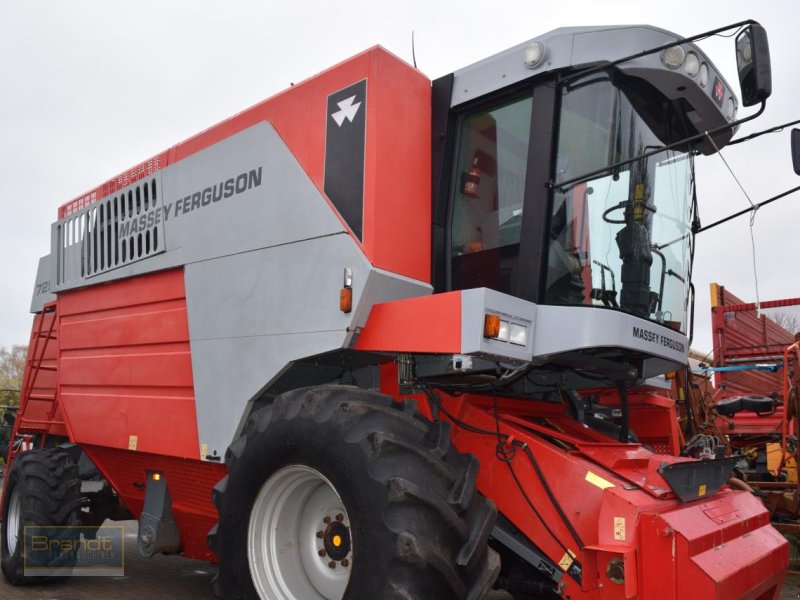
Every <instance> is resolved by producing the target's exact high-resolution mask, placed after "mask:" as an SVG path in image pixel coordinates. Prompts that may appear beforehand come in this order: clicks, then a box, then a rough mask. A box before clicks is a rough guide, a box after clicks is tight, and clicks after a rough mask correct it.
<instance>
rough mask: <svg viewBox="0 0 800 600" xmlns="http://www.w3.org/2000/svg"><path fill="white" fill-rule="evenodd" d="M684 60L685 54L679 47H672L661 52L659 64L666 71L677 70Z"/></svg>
mask: <svg viewBox="0 0 800 600" xmlns="http://www.w3.org/2000/svg"><path fill="white" fill-rule="evenodd" d="M685 58H686V52H685V51H684V49H683V48H681V47H680V46H672V47H670V48H667V49H666V50H662V51H661V62H662V63H663V65H664V66H665V67H667V68H668V69H677V68H679V67H680V66H681V65H682V64H683V61H684V59H685Z"/></svg>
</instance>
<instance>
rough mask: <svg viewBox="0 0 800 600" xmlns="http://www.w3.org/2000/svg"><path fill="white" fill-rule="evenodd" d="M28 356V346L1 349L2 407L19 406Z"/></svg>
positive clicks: (0, 397)
mask: <svg viewBox="0 0 800 600" xmlns="http://www.w3.org/2000/svg"><path fill="white" fill-rule="evenodd" d="M27 354H28V347H27V346H16V345H15V346H11V348H10V349H6V348H5V347H0V405H7V406H14V405H17V404H19V393H20V389H21V388H22V377H23V375H24V373H25V357H26V356H27Z"/></svg>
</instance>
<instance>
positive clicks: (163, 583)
mask: <svg viewBox="0 0 800 600" xmlns="http://www.w3.org/2000/svg"><path fill="white" fill-rule="evenodd" d="M123 525H125V532H126V543H125V576H124V577H73V578H71V579H69V580H68V581H66V582H65V583H59V584H54V585H41V586H35V587H33V586H28V587H18V588H15V587H12V586H10V585H8V583H6V581H5V580H4V579H3V578H2V576H0V599H2V600H109V598H113V599H114V600H134V599H135V600H159V599H162V598H164V599H169V600H214V595H213V594H212V593H211V579H212V577H213V576H214V567H213V566H211V565H209V564H208V563H205V562H200V561H196V560H188V559H185V558H180V557H178V556H155V557H153V558H142V557H141V556H140V555H139V552H138V551H137V549H136V522H135V521H126V522H125V523H123ZM726 600H727V599H726ZM730 600H734V599H733V598H731V599H730ZM780 600H800V575H795V576H791V577H789V578H788V580H787V582H786V585H785V586H784V588H783V590H782V592H781V595H780Z"/></svg>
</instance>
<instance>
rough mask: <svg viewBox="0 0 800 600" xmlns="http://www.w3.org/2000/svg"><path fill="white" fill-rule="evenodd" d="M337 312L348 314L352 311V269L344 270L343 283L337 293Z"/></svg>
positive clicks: (346, 268)
mask: <svg viewBox="0 0 800 600" xmlns="http://www.w3.org/2000/svg"><path fill="white" fill-rule="evenodd" d="M339 310H341V311H342V312H343V313H349V312H350V311H351V310H353V269H351V268H350V267H345V268H344V282H343V283H342V290H341V291H340V292H339Z"/></svg>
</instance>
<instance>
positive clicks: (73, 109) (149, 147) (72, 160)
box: [0, 0, 800, 351]
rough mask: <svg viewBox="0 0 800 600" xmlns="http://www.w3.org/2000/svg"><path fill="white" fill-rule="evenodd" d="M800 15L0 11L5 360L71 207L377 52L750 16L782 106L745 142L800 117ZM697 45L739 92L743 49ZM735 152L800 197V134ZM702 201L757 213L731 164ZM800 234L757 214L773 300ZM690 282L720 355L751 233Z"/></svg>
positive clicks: (716, 238)
mask: <svg viewBox="0 0 800 600" xmlns="http://www.w3.org/2000/svg"><path fill="white" fill-rule="evenodd" d="M545 7H547V8H545ZM799 17H800V3H798V2H796V1H793V0H782V1H768V0H762V1H761V2H759V3H758V5H756V3H755V2H752V1H751V2H741V1H736V0H728V1H726V2H714V3H705V2H699V1H697V0H693V1H685V0H671V1H669V2H654V1H648V2H642V1H639V2H622V1H618V2H612V1H604V2H598V1H593V2H574V1H570V0H563V1H561V2H539V1H536V0H526V1H524V2H502V1H495V2H485V1H481V2H473V1H472V0H459V1H457V2H449V1H448V2H445V1H431V0H424V1H418V0H404V1H402V2H380V1H378V0H369V1H363V2H354V1H346V0H339V1H325V2H318V1H309V0H306V1H300V2H278V1H275V0H262V1H241V0H229V1H226V2H220V1H218V0H217V1H210V0H158V1H155V0H136V1H129V2H121V1H117V0H96V1H68V0H36V1H29V0H16V1H15V0H3V1H2V3H0V86H1V87H0V209H2V210H1V212H0V259H1V260H0V274H1V275H2V278H0V282H1V284H2V287H0V290H2V291H1V292H0V346H3V345H5V346H8V345H11V344H14V343H27V341H28V336H29V332H30V323H31V316H30V314H29V313H28V310H29V305H30V298H31V293H32V290H33V284H34V278H35V274H36V266H37V261H38V259H39V257H40V256H42V255H44V254H46V253H47V252H48V251H49V243H50V224H51V223H52V222H53V221H54V220H55V219H56V211H57V207H58V206H59V205H60V204H62V203H63V202H65V201H67V200H69V199H72V198H74V197H76V196H78V195H80V194H81V193H83V192H85V191H87V190H89V189H90V188H93V187H94V186H96V185H97V184H99V183H101V182H103V181H105V180H106V179H109V178H110V177H112V176H114V175H116V174H118V173H120V172H121V171H123V170H125V169H127V168H129V167H131V166H133V165H134V164H136V163H138V162H140V161H142V160H144V159H147V158H149V157H150V156H152V155H154V154H156V153H157V152H160V151H162V150H164V149H166V148H168V147H169V146H171V145H173V144H175V143H177V142H179V141H181V140H183V139H185V138H187V137H189V136H191V135H193V134H195V133H197V132H198V131H201V130H202V129H205V128H207V127H209V126H210V125H213V124H214V123H216V122H218V121H220V120H222V119H224V118H226V117H228V116H230V115H232V114H234V113H236V112H238V111H240V110H242V109H244V108H247V107H249V106H251V105H252V104H255V103H256V102H258V101H260V100H262V99H264V98H267V97H268V96H271V95H272V94H274V93H276V92H278V91H280V90H282V89H284V88H285V87H288V86H289V84H290V83H292V82H295V81H300V80H302V79H305V78H307V77H310V76H312V75H314V74H315V73H317V72H319V71H321V70H323V69H325V68H327V67H329V66H331V65H333V64H335V63H337V62H339V61H341V60H343V59H345V58H347V57H349V56H351V55H353V54H356V53H357V52H360V51H361V50H364V49H366V48H368V47H370V46H372V45H375V44H380V45H382V46H384V47H385V48H387V49H389V50H390V51H392V52H393V53H395V54H397V55H398V56H400V57H401V58H404V59H405V60H407V61H409V62H411V31H412V30H413V31H415V32H416V56H417V63H418V66H419V68H420V70H422V71H423V72H424V73H425V74H426V75H428V76H429V77H432V78H435V77H438V76H440V75H444V74H446V73H449V72H452V71H454V70H456V69H458V68H460V67H463V66H466V65H468V64H470V63H472V62H475V61H476V60H479V59H481V58H483V57H486V56H488V55H491V54H493V53H496V52H499V51H501V50H504V49H506V48H508V47H510V46H512V45H515V44H518V43H520V42H523V41H525V40H528V39H531V38H534V37H536V36H537V35H539V34H542V33H545V32H547V31H549V30H551V29H554V28H556V27H561V26H574V25H602V24H625V23H649V24H652V25H656V26H659V27H663V28H665V29H669V30H671V31H675V32H676V33H679V34H682V35H687V36H688V35H692V34H695V33H700V32H702V31H704V30H708V29H712V28H715V27H719V26H722V25H726V24H729V23H733V22H735V21H740V20H744V19H748V18H752V19H756V20H758V21H759V22H761V24H762V25H764V27H765V28H766V30H767V32H768V35H769V41H770V48H771V52H772V69H773V71H772V72H773V96H772V98H771V99H770V101H769V102H768V105H767V109H766V111H765V113H764V115H762V116H761V118H759V119H757V120H756V121H755V122H753V123H752V124H749V125H747V126H744V127H743V129H742V131H741V132H740V133H739V136H741V135H743V134H745V133H747V132H748V131H755V130H757V129H763V128H765V127H767V126H770V125H777V124H779V123H784V122H787V121H790V120H793V119H798V118H800V102H799V100H800V69H798V64H797V56H798V50H797V47H796V45H795V44H796V43H797V40H798V38H799V37H800V35H799V34H800V32H799V31H798V24H800V18H799ZM702 48H703V49H704V50H705V51H706V53H707V54H708V55H709V57H710V58H711V60H712V61H713V62H714V63H715V64H716V65H717V66H718V67H719V68H720V69H722V71H723V73H724V74H725V77H726V78H727V79H728V81H729V83H731V84H732V85H735V82H736V80H737V78H736V72H735V63H734V60H733V59H734V53H733V41H732V40H731V39H727V38H715V39H712V40H709V41H708V42H705V43H703V44H702ZM746 113H747V110H745V111H740V116H741V115H742V114H746ZM723 154H724V155H725V157H726V159H727V161H728V163H729V164H730V165H731V167H732V168H733V170H734V172H735V173H736V174H737V176H738V177H739V179H740V181H741V182H742V184H743V186H744V188H745V189H746V190H747V191H748V193H749V194H750V197H751V199H752V200H753V201H754V202H758V201H760V200H763V199H766V198H767V197H770V196H772V195H774V194H777V193H779V192H782V191H784V190H786V189H788V188H790V187H793V186H796V185H800V178H798V177H796V176H795V175H794V173H793V171H792V167H791V160H790V152H789V132H788V131H786V132H783V133H778V134H773V135H770V136H764V137H762V138H760V139H759V140H757V141H753V142H750V143H746V144H741V145H739V146H735V147H732V148H729V149H727V150H724V151H723ZM698 190H699V191H698V194H699V203H700V214H701V217H702V219H703V222H704V223H710V222H711V221H713V220H716V219H718V218H721V217H723V216H725V215H727V214H729V213H731V212H734V211H737V210H740V209H742V208H745V207H747V206H748V203H747V199H746V198H745V197H744V195H743V194H742V192H741V191H740V190H739V188H738V186H737V185H736V184H735V182H734V181H733V179H732V177H731V176H730V174H729V173H728V172H727V169H726V168H725V167H724V165H723V164H722V162H721V161H720V159H719V158H718V157H711V158H702V159H699V160H698ZM799 227H800V195H797V194H796V195H793V196H790V197H788V198H786V199H784V200H779V201H778V202H776V203H774V204H772V205H770V206H768V207H765V208H764V209H763V210H761V211H759V213H758V215H757V217H756V219H755V228H754V233H755V248H756V257H757V263H756V264H757V274H758V289H759V294H760V298H761V299H762V300H765V299H773V298H784V297H795V296H800V277H798V268H797V266H796V263H794V261H795V260H797V258H796V257H797V255H798V247H797V244H796V241H797V240H798V228H799ZM792 242H795V243H792ZM694 281H695V286H696V288H697V296H698V298H697V308H696V335H695V342H694V344H693V346H694V347H695V348H697V349H698V350H702V351H707V350H710V349H711V336H710V324H709V322H710V316H709V293H708V286H709V283H710V282H712V281H716V282H719V283H721V284H723V285H725V286H726V287H727V288H728V289H730V290H731V291H733V292H734V293H735V294H737V295H738V296H740V297H742V298H745V299H747V300H755V296H756V287H755V278H754V272H753V258H752V248H751V243H750V234H749V219H748V218H746V217H744V218H740V219H738V220H735V221H733V222H731V223H729V224H726V225H723V226H720V227H718V228H716V229H714V230H711V231H709V232H708V233H703V234H701V235H700V236H698V243H697V253H696V259H695V276H694Z"/></svg>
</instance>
